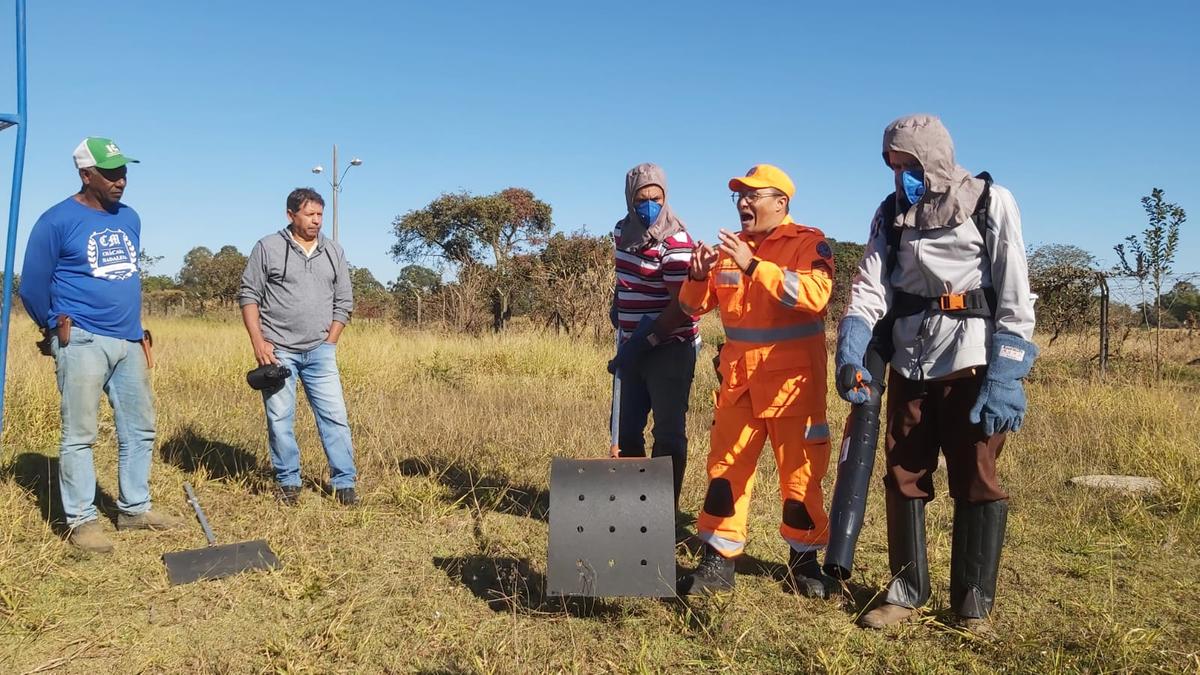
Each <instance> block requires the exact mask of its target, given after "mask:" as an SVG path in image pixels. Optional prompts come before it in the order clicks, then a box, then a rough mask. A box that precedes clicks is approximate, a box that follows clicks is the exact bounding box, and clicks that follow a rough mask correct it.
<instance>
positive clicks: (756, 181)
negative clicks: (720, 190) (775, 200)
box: [729, 164, 796, 199]
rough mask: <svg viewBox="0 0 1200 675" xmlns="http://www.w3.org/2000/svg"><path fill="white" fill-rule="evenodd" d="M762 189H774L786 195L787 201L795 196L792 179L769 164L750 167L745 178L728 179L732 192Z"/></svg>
mask: <svg viewBox="0 0 1200 675" xmlns="http://www.w3.org/2000/svg"><path fill="white" fill-rule="evenodd" d="M762 188H775V189H776V190H779V191H780V192H782V193H783V194H785V195H787V196H788V199H791V198H792V197H795V196H796V185H795V184H794V183H792V179H791V178H788V175H787V174H786V173H784V172H783V169H780V168H779V167H777V166H773V165H771V164H755V165H754V166H752V167H750V170H749V171H747V172H746V175H745V176H737V177H735V178H730V179H729V189H730V190H733V191H734V192H739V191H741V190H745V189H751V190H759V189H762Z"/></svg>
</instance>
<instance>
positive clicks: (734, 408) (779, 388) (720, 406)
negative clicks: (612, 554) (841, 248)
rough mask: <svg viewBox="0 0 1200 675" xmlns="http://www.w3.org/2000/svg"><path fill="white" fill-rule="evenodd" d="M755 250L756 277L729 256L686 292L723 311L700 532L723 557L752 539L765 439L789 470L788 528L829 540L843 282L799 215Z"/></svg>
mask: <svg viewBox="0 0 1200 675" xmlns="http://www.w3.org/2000/svg"><path fill="white" fill-rule="evenodd" d="M739 236H741V238H742V239H743V240H745V241H747V242H748V243H749V244H750V246H751V248H752V249H753V250H754V259H755V260H756V261H758V262H757V264H756V265H754V266H753V268H752V269H751V272H752V274H751V275H747V274H745V273H743V272H742V271H741V270H740V269H738V267H737V264H736V263H734V261H733V260H732V259H731V258H729V257H728V256H725V255H721V257H720V258H719V259H718V260H717V263H716V265H715V266H714V268H713V269H712V271H711V272H710V274H709V276H708V278H707V279H705V280H704V281H696V280H694V279H688V280H687V282H685V283H684V285H683V288H682V289H681V290H680V293H679V304H680V305H681V306H682V308H683V310H684V311H685V312H688V313H690V314H692V315H693V316H698V315H700V314H703V313H705V312H708V311H710V310H712V309H714V308H719V309H720V312H721V323H722V325H723V326H724V328H725V338H726V342H725V345H724V347H722V348H721V354H720V365H719V367H718V373H719V375H720V379H721V385H720V388H719V390H718V391H717V393H716V410H715V415H714V419H713V426H712V433H711V449H710V451H709V455H708V477H709V485H708V493H707V495H706V496H705V499H704V509H703V510H702V511H701V513H700V517H699V520H698V521H697V530H698V532H699V535H700V538H701V539H703V540H704V541H706V542H707V543H708V544H710V545H711V546H713V548H715V549H717V551H719V552H720V553H721V554H722V555H724V556H726V557H731V556H735V555H738V554H739V553H741V552H742V549H743V548H744V547H745V545H746V529H747V528H746V519H747V516H748V515H749V509H750V490H751V488H752V487H753V485H754V470H755V465H756V464H757V463H758V456H759V454H760V453H761V452H762V448H763V443H764V442H765V441H766V440H767V439H768V438H770V440H771V447H772V448H773V449H774V451H775V462H776V465H777V466H778V467H779V487H780V492H781V498H782V500H783V517H782V521H783V522H782V524H781V525H780V528H779V532H780V534H782V535H783V538H784V539H786V540H787V541H788V543H789V544H791V546H792V548H794V549H796V550H798V551H806V550H813V549H816V548H819V547H820V546H822V545H824V544H825V543H827V542H828V539H829V533H828V524H829V518H828V516H827V515H826V512H825V504H824V498H823V496H822V494H821V479H822V478H823V477H824V476H825V470H826V468H827V467H828V464H829V425H828V424H827V423H826V419H825V412H826V410H825V392H826V386H827V385H826V381H825V377H826V359H827V356H826V351H825V324H824V316H825V307H826V305H827V304H828V302H829V296H830V292H831V290H832V288H833V254H832V251H831V249H830V247H829V244H828V243H827V242H826V241H825V235H824V234H822V233H821V231H820V230H818V229H816V228H812V227H806V226H804V225H800V224H797V223H796V222H794V221H793V220H792V219H791V218H790V217H789V218H786V219H785V220H784V222H783V223H782V224H781V225H779V226H778V227H777V228H775V229H774V230H773V231H772V232H771V233H770V234H769V235H767V237H766V238H765V239H762V240H761V241H760V242H759V243H758V244H757V246H756V245H755V242H753V241H751V240H750V239H749V238H748V237H746V235H744V234H743V235H739Z"/></svg>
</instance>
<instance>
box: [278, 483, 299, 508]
mask: <svg viewBox="0 0 1200 675" xmlns="http://www.w3.org/2000/svg"><path fill="white" fill-rule="evenodd" d="M275 498H276V499H278V500H279V502H280V503H281V504H283V505H284V506H295V505H297V504H299V503H300V486H299V485H276V486H275Z"/></svg>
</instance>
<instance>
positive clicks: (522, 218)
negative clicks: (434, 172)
mask: <svg viewBox="0 0 1200 675" xmlns="http://www.w3.org/2000/svg"><path fill="white" fill-rule="evenodd" d="M553 227H554V223H553V220H552V219H551V208H550V205H549V204H546V203H545V202H543V201H541V200H539V199H537V198H536V197H534V195H533V193H532V192H530V191H529V190H526V189H524V188H508V189H506V190H501V191H500V192H497V193H495V194H490V195H482V196H476V195H472V194H470V193H468V192H459V193H453V194H443V195H442V196H441V197H438V198H437V199H435V200H433V201H432V202H430V203H429V204H428V205H427V206H426V207H425V208H422V209H417V210H413V211H409V212H408V213H406V214H404V215H403V216H398V217H397V218H396V219H395V220H393V221H392V231H393V233H394V234H395V236H396V241H395V243H394V244H393V245H392V249H391V253H392V256H393V257H394V258H395V259H396V260H397V261H400V262H415V261H416V260H418V259H421V258H425V257H429V256H433V257H437V258H441V259H443V260H445V261H447V262H449V263H451V264H453V265H455V266H457V267H458V271H459V272H460V273H461V272H463V271H464V269H465V268H467V267H486V268H488V271H489V272H490V274H489V275H488V283H487V287H488V294H489V297H490V300H491V305H492V310H491V311H492V329H493V330H495V331H500V330H503V328H504V326H505V325H506V324H507V322H508V319H509V318H510V317H511V315H512V308H511V304H512V298H513V295H514V292H515V290H516V288H517V287H518V286H519V285H520V284H522V283H524V280H523V279H521V278H520V275H519V274H518V272H519V267H520V265H518V264H517V263H516V262H515V259H516V257H517V256H519V255H521V254H524V253H528V252H530V251H532V250H533V249H535V248H536V247H538V246H540V245H541V244H542V243H543V242H544V241H545V239H546V237H547V236H549V234H550V230H551V229H553ZM479 271H481V270H475V272H479Z"/></svg>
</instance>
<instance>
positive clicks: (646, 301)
mask: <svg viewBox="0 0 1200 675" xmlns="http://www.w3.org/2000/svg"><path fill="white" fill-rule="evenodd" d="M620 240H621V224H620V223H617V227H616V230H615V231H614V233H613V241H620ZM693 246H694V244H693V242H692V238H691V236H690V235H688V233H687V232H679V233H677V234H674V235H671V236H670V237H668V238H667V240H666V241H662V242H657V241H651V242H650V243H649V244H647V245H646V246H645V247H644V248H642V249H641V250H640V251H635V252H630V251H623V250H621V249H616V265H617V320H618V323H619V324H620V328H621V340H622V341H624V340H626V339H628V338H629V335H630V334H631V333H632V332H633V330H634V329H635V328H637V325H638V323H639V322H641V320H642V317H644V316H649V317H651V318H655V317H657V316H658V315H659V314H661V313H662V311H663V310H664V309H666V308H667V305H668V304H670V302H671V296H670V294H669V293H668V292H667V286H668V285H670V286H673V287H674V288H675V289H678V288H679V287H680V286H682V285H683V282H684V281H686V280H687V276H688V266H689V265H690V263H691V259H692V248H693ZM699 340H700V329H699V328H698V327H697V326H696V322H695V321H694V320H693V319H688V320H687V321H685V322H684V323H683V325H681V326H680V327H679V328H677V329H676V330H675V331H674V332H673V333H671V336H670V337H669V338H667V340H666V342H697V341H699Z"/></svg>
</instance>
